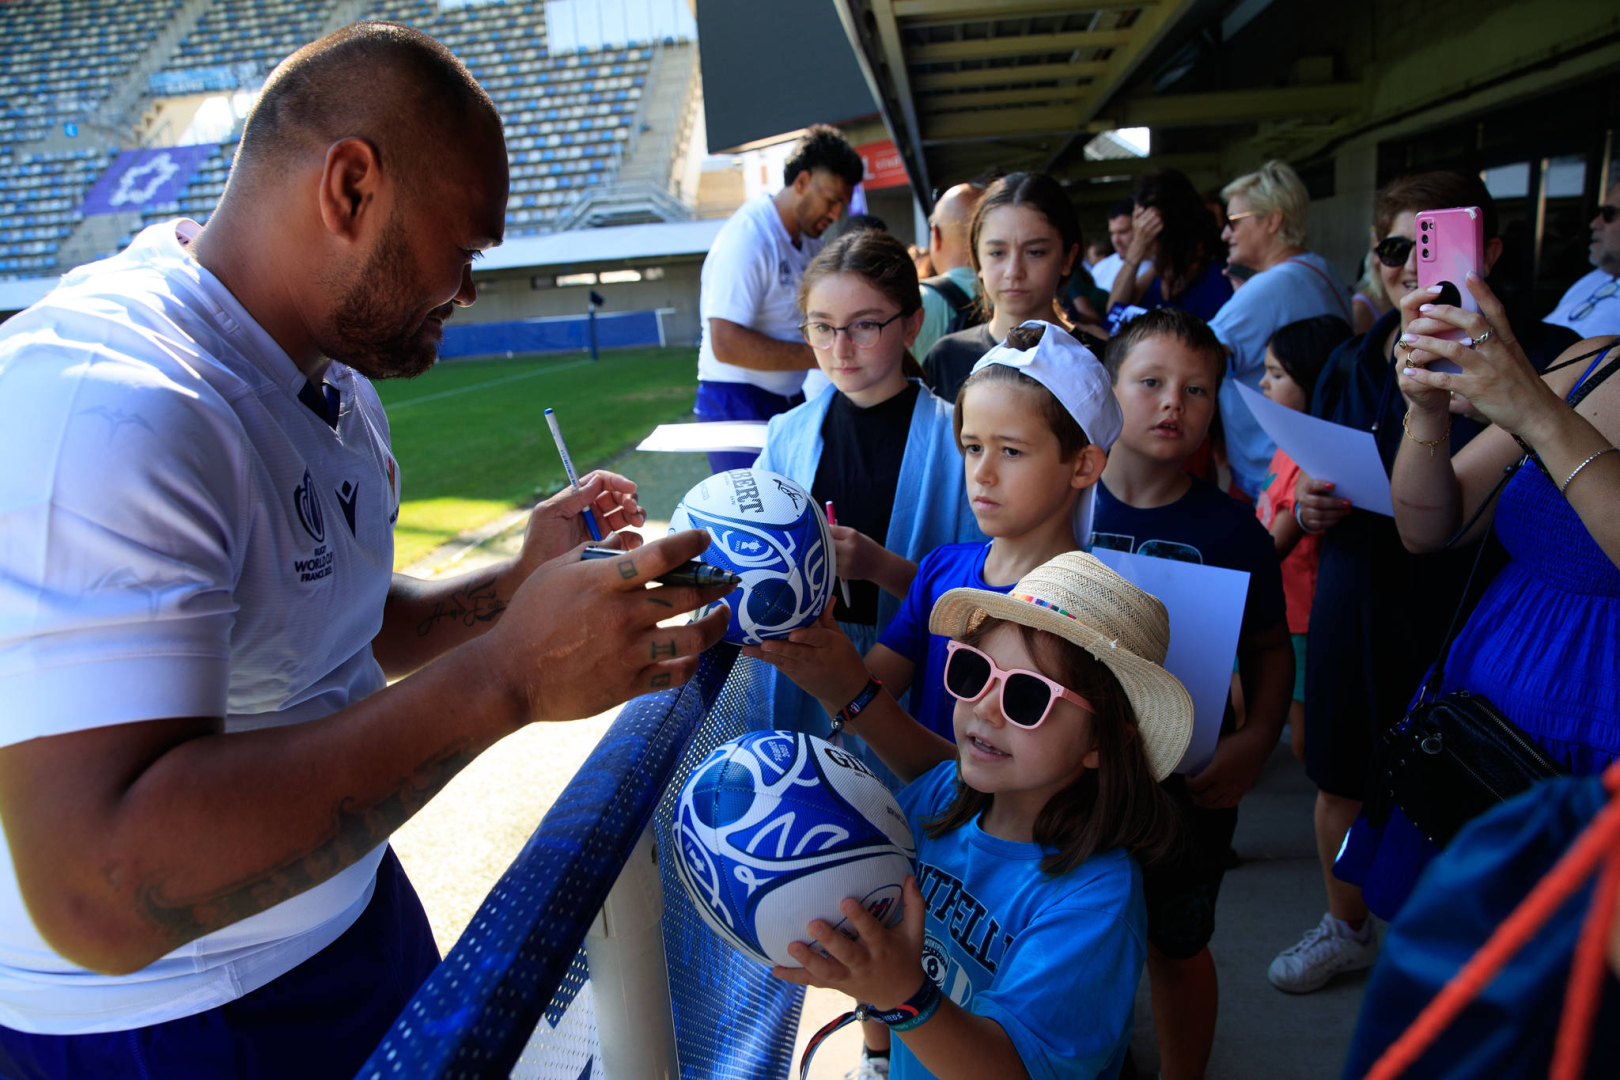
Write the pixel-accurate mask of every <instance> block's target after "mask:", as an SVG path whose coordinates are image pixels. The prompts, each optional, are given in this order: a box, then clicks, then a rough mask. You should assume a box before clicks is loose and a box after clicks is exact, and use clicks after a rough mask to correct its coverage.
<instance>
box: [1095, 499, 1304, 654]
mask: <svg viewBox="0 0 1620 1080" xmlns="http://www.w3.org/2000/svg"><path fill="white" fill-rule="evenodd" d="M1091 546H1092V548H1093V550H1095V549H1097V548H1109V549H1112V550H1117V551H1128V552H1134V553H1135V554H1137V555H1152V556H1156V557H1158V558H1161V559H1179V560H1181V561H1182V562H1193V563H1202V564H1203V565H1205V566H1221V567H1225V568H1226V569H1228V570H1246V571H1248V574H1249V595H1248V597H1247V598H1246V599H1245V602H1244V606H1243V636H1244V637H1248V636H1250V635H1252V634H1257V633H1260V632H1262V631H1264V630H1267V629H1269V628H1271V627H1273V626H1275V625H1276V624H1277V623H1280V622H1282V621H1283V619H1284V618H1285V617H1286V614H1287V608H1286V606H1285V605H1286V601H1284V599H1283V586H1282V566H1281V564H1280V563H1279V562H1278V561H1277V548H1276V545H1275V544H1274V543H1273V542H1272V539H1271V534H1270V533H1268V532H1266V529H1265V526H1263V525H1261V524H1260V519H1259V518H1257V517H1255V516H1254V507H1253V506H1252V505H1250V504H1248V503H1244V502H1239V501H1238V500H1237V499H1234V498H1232V497H1231V496H1230V495H1227V494H1226V493H1225V492H1223V491H1221V489H1220V488H1218V487H1216V486H1215V485H1214V484H1211V483H1210V482H1209V481H1207V480H1200V479H1198V478H1197V477H1193V478H1192V487H1190V488H1188V489H1187V493H1186V494H1185V495H1183V496H1182V497H1181V498H1179V499H1177V500H1176V501H1175V502H1173V503H1168V504H1166V505H1164V506H1155V507H1153V508H1152V509H1151V510H1141V509H1138V508H1137V507H1134V506H1131V505H1129V504H1127V503H1123V502H1120V501H1119V500H1118V499H1116V498H1114V496H1113V494H1112V493H1111V492H1110V491H1109V490H1108V485H1107V484H1104V483H1101V482H1099V483H1098V484H1097V508H1096V511H1095V517H1094V519H1093V522H1092V531H1091Z"/></svg>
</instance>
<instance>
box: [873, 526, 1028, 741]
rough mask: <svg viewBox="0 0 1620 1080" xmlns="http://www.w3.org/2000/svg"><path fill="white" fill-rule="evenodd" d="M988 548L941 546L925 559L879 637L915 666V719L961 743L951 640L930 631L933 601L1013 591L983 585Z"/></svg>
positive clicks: (982, 545)
mask: <svg viewBox="0 0 1620 1080" xmlns="http://www.w3.org/2000/svg"><path fill="white" fill-rule="evenodd" d="M989 554H990V545H989V544H942V545H941V546H939V547H937V548H935V549H934V550H933V551H930V552H929V553H928V554H927V555H924V556H923V559H922V562H920V563H918V564H917V576H916V577H914V578H912V579H911V588H910V589H907V590H906V598H905V599H904V600H902V601H901V602H900V610H899V611H898V612H896V613H895V616H894V618H893V619H892V620H890V622H889V625H888V626H887V627H886V628H885V629H884V631H883V633H882V635H881V636H880V637H879V638H878V644H879V645H886V646H888V647H889V648H891V649H893V650H894V651H895V652H897V653H899V654H900V655H901V656H903V657H905V658H906V659H907V660H910V661H911V662H912V664H913V665H915V667H914V669H913V671H912V673H911V698H910V711H911V715H912V716H913V717H915V718H916V720H917V722H918V723H919V724H921V725H922V726H923V727H925V728H927V729H928V730H929V731H932V732H934V733H935V734H938V735H942V736H944V737H945V738H947V739H949V740H951V741H952V742H955V741H956V727H955V725H954V724H953V723H952V720H951V717H952V714H953V713H954V712H955V710H956V699H955V698H953V697H951V695H950V694H949V693H947V692H946V690H945V684H944V681H943V680H944V678H945V643H946V642H947V641H949V640H950V638H948V637H944V636H942V635H940V634H930V633H929V632H928V616H929V615H931V614H932V613H933V611H934V602H935V601H936V600H938V599H939V598H940V597H942V596H944V595H945V594H946V593H948V592H950V591H951V590H952V589H984V590H986V591H989V592H998V593H1007V592H1012V586H1011V585H990V584H987V583H986V582H985V580H984V560H985V559H986V558H987V557H988V556H989Z"/></svg>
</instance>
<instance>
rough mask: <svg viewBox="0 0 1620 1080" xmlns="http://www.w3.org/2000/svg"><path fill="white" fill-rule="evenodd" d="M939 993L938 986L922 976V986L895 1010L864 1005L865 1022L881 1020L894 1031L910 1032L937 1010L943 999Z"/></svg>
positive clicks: (925, 976)
mask: <svg viewBox="0 0 1620 1080" xmlns="http://www.w3.org/2000/svg"><path fill="white" fill-rule="evenodd" d="M943 996H944V995H942V994H941V993H940V992H939V985H938V984H937V983H935V982H934V980H933V979H930V978H929V977H928V976H927V975H924V976H923V982H922V986H921V987H919V988H918V990H917V992H916V993H915V994H912V995H911V996H910V997H909V998H907V999H906V1000H905V1002H904V1003H903V1004H902V1005H901V1006H900V1007H899V1008H897V1009H879V1008H876V1007H874V1006H871V1005H864V1006H862V1008H863V1009H864V1010H865V1012H866V1015H865V1016H864V1017H862V1019H865V1020H881V1021H883V1023H885V1024H887V1025H888V1026H889V1027H890V1028H892V1029H893V1030H895V1031H910V1030H911V1029H912V1028H914V1027H917V1026H918V1025H920V1024H923V1023H925V1022H926V1021H927V1020H928V1019H929V1018H930V1017H932V1016H933V1015H934V1013H935V1012H936V1011H937V1010H938V1009H939V1003H940V1001H941V1000H942V999H943Z"/></svg>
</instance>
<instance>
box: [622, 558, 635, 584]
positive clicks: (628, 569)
mask: <svg viewBox="0 0 1620 1080" xmlns="http://www.w3.org/2000/svg"><path fill="white" fill-rule="evenodd" d="M619 576H620V577H621V578H623V579H624V580H626V581H629V580H631V579H632V578H634V577H635V576H636V564H635V561H634V560H633V559H621V560H620V561H619Z"/></svg>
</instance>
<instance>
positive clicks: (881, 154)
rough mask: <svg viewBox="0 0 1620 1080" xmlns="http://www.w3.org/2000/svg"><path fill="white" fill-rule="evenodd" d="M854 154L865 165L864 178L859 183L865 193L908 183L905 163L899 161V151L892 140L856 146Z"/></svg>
mask: <svg viewBox="0 0 1620 1080" xmlns="http://www.w3.org/2000/svg"><path fill="white" fill-rule="evenodd" d="M855 152H856V153H857V154H859V155H861V161H862V162H863V163H865V165H866V176H865V177H864V178H863V179H862V180H861V183H862V184H864V185H865V186H866V190H867V191H874V190H876V189H878V188H887V187H899V186H900V185H902V184H906V183H910V180H909V179H908V178H907V176H906V163H905V162H904V161H902V160H901V159H900V151H899V149H898V148H896V147H895V145H894V140H893V139H884V140H883V141H882V142H873V143H866V144H864V145H862V146H857V147H856V148H855Z"/></svg>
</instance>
